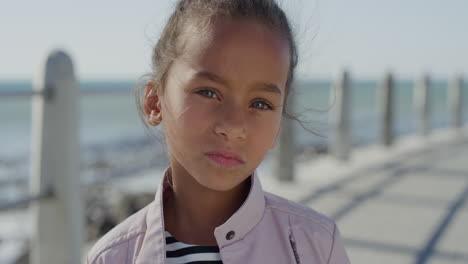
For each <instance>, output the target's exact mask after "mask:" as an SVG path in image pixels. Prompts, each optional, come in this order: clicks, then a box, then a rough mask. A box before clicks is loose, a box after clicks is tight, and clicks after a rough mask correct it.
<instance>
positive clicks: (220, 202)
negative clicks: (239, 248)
mask: <svg viewBox="0 0 468 264" xmlns="http://www.w3.org/2000/svg"><path fill="white" fill-rule="evenodd" d="M170 176H171V177H172V186H173V188H172V193H171V194H170V195H168V198H167V200H166V201H165V202H164V203H165V204H164V220H165V225H166V230H168V231H169V233H171V234H172V235H173V236H174V237H175V238H176V239H177V240H179V241H181V242H184V243H187V244H196V245H216V239H215V237H214V229H215V228H216V227H218V226H220V225H222V224H223V223H224V222H226V220H228V219H229V217H231V216H232V215H233V214H234V213H235V212H236V211H237V210H238V209H239V208H240V206H241V205H242V203H243V202H244V201H245V199H246V198H247V195H248V192H249V189H250V178H248V179H247V180H245V181H244V182H243V183H241V184H239V185H238V186H236V187H235V188H234V189H231V190H229V191H215V190H210V189H208V188H206V187H204V186H202V185H200V184H199V183H198V182H197V181H196V180H195V179H194V178H193V177H192V176H191V175H189V174H188V173H187V172H186V171H185V170H183V169H177V168H174V166H172V167H171V170H170Z"/></svg>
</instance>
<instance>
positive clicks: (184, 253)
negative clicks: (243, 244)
mask: <svg viewBox="0 0 468 264" xmlns="http://www.w3.org/2000/svg"><path fill="white" fill-rule="evenodd" d="M166 260H167V263H168V264H189V263H190V264H222V263H223V262H222V261H221V255H220V254H219V247H217V246H196V245H189V244H185V243H182V242H179V241H177V240H176V239H175V238H174V237H173V236H172V235H171V234H170V233H169V232H167V231H166Z"/></svg>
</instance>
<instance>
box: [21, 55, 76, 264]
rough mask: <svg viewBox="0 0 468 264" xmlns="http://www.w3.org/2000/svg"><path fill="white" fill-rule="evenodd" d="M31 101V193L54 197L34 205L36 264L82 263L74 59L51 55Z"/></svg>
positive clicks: (32, 252) (32, 259) (33, 259)
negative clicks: (49, 193)
mask: <svg viewBox="0 0 468 264" xmlns="http://www.w3.org/2000/svg"><path fill="white" fill-rule="evenodd" d="M33 89H34V90H35V91H36V92H39V93H42V94H44V96H34V97H33V99H32V135H31V136H32V140H31V141H32V146H31V181H30V182H31V185H30V189H31V192H32V193H45V192H48V191H51V192H52V193H53V197H52V198H49V199H41V200H38V201H35V202H32V203H31V214H32V219H33V237H32V241H31V242H32V243H31V255H30V258H31V261H30V263H33V264H45V263H47V264H59V263H60V264H63V263H73V264H75V263H76V264H78V263H81V249H82V244H83V237H84V216H83V209H82V201H81V195H80V193H81V189H80V177H79V163H80V154H79V123H80V119H79V104H78V103H79V100H80V94H79V86H78V84H77V81H76V79H75V75H74V69H73V64H72V61H71V58H70V57H69V56H68V55H67V54H66V53H64V52H62V51H55V52H52V53H51V54H50V55H49V56H48V57H47V59H46V60H45V63H44V65H43V66H42V69H41V72H40V76H38V79H36V80H35V83H34V88H33Z"/></svg>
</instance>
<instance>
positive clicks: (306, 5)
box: [0, 0, 468, 263]
mask: <svg viewBox="0 0 468 264" xmlns="http://www.w3.org/2000/svg"><path fill="white" fill-rule="evenodd" d="M280 3H281V5H282V6H283V7H284V9H285V10H286V12H287V14H288V15H289V17H290V19H291V22H292V24H293V27H294V30H295V32H296V40H297V42H298V44H299V49H300V50H299V56H300V63H299V67H298V73H297V75H296V76H297V80H296V83H295V99H296V102H297V104H295V110H296V112H300V113H303V114H302V116H301V117H302V119H303V120H304V121H305V123H304V125H305V126H306V128H308V129H309V130H313V131H315V132H316V133H317V134H318V135H316V134H313V133H311V132H309V131H307V130H306V129H304V128H303V127H302V126H300V125H299V124H297V123H294V124H293V125H292V126H293V127H294V133H293V134H291V135H289V137H292V138H293V139H292V143H291V144H292V145H293V153H294V154H295V157H296V158H295V159H294V160H293V161H292V163H293V164H295V165H297V167H298V169H296V170H295V173H296V179H293V180H292V183H291V182H289V183H287V185H288V186H294V182H295V183H300V182H301V181H303V180H305V181H307V182H309V181H310V182H309V183H310V184H311V185H307V189H301V190H302V192H301V194H300V195H296V196H294V197H292V196H291V197H288V198H291V199H295V200H298V201H300V202H303V203H306V204H308V205H310V206H311V207H312V208H316V209H318V210H319V211H322V212H324V213H325V214H327V215H329V216H331V217H332V218H334V219H335V220H336V221H337V223H338V225H339V226H340V227H341V229H342V230H341V232H342V234H343V237H344V238H345V242H346V246H347V248H348V251H349V255H350V258H351V261H352V262H353V263H387V262H386V261H388V262H389V261H392V263H395V262H398V263H468V239H467V237H468V209H467V208H468V205H466V202H465V201H466V196H467V191H466V189H463V188H465V186H468V185H467V184H468V167H467V166H466V165H465V164H466V163H468V144H467V137H466V135H467V133H466V129H465V128H466V124H467V123H468V88H467V87H468V86H467V84H466V81H465V83H464V84H463V83H462V88H461V90H462V91H463V90H464V91H465V92H464V93H461V95H460V97H461V102H463V103H462V104H464V106H463V107H462V108H461V113H462V115H461V119H462V125H461V128H458V130H459V131H462V132H461V133H456V134H457V136H455V134H453V133H448V132H447V131H451V130H448V129H450V127H451V123H450V122H451V121H450V120H451V119H450V115H451V112H450V109H451V108H450V105H449V102H450V101H449V99H450V92H449V91H450V89H451V88H450V87H451V86H452V83H453V79H454V78H455V76H466V75H467V74H468V52H467V51H466V47H468V34H466V25H468V16H466V13H467V11H468V2H466V1H462V0H451V1H436V0H426V1H423V0H414V1H403V0H395V1H371V0H358V1H345V0H327V1H318V0H312V1H305V0H302V1H300V0H297V1H296V0H283V1H280ZM173 6H174V1H145V0H139V1H132V2H129V1H90V0H81V1H56V0H44V1H26V2H25V1H9V2H3V3H2V4H0V39H1V41H0V43H1V44H0V47H1V48H0V204H2V205H3V206H2V207H3V208H2V210H1V211H0V263H29V262H28V259H29V257H28V252H29V247H30V244H31V242H30V241H31V237H32V235H33V234H34V230H33V226H34V225H33V224H32V223H33V222H34V219H33V217H31V213H30V210H28V207H27V206H28V205H27V204H24V203H23V204H21V205H18V206H14V207H12V206H7V205H8V204H11V203H12V202H14V201H17V200H19V199H22V198H24V197H25V196H27V195H28V194H29V193H30V173H31V172H30V171H31V166H30V164H31V157H32V154H31V144H32V136H31V134H32V121H31V120H32V115H33V110H32V104H31V97H30V96H28V95H27V94H28V93H29V92H30V91H31V90H32V87H33V85H34V83H37V80H38V79H40V77H39V76H40V72H41V70H40V69H41V67H42V64H43V61H44V59H45V57H46V56H47V54H48V52H49V51H51V50H54V49H60V50H64V51H66V52H67V53H68V54H69V55H70V56H71V58H72V62H73V65H74V69H75V75H76V78H77V81H78V87H79V89H80V90H81V91H82V93H81V96H80V99H79V119H78V120H76V122H77V123H78V124H79V125H78V127H79V140H80V141H79V149H80V155H79V157H80V158H79V160H80V161H79V175H80V181H81V183H82V186H83V190H84V192H83V197H84V198H83V200H84V210H85V214H86V219H85V223H86V228H85V231H84V232H85V235H84V240H85V241H87V243H92V241H94V240H96V239H98V238H99V237H100V236H101V235H102V234H103V233H105V232H106V231H108V230H109V228H111V227H112V226H114V225H115V224H116V223H118V222H119V221H120V220H121V219H123V218H125V217H126V216H127V215H129V214H130V213H131V212H133V211H135V210H136V208H139V207H141V206H142V205H143V204H146V203H147V202H148V201H150V200H151V199H152V198H153V195H154V192H155V189H156V186H157V184H158V182H159V177H160V175H161V171H162V170H164V169H165V168H166V166H167V160H166V157H165V154H164V153H165V149H164V146H163V144H161V140H160V139H158V138H154V137H151V136H148V135H147V133H146V132H145V130H144V126H143V124H142V123H141V121H140V119H139V117H138V114H137V110H136V105H135V100H134V95H133V89H134V88H135V87H136V86H138V85H141V83H142V77H144V76H145V75H146V74H148V73H150V72H151V65H150V63H151V55H152V48H153V46H154V45H155V43H156V41H157V40H158V36H159V34H160V32H161V30H162V27H163V26H164V23H165V21H166V20H167V18H168V17H169V15H170V12H171V11H172V9H173ZM343 69H347V71H348V74H349V77H350V78H349V88H348V90H349V93H350V96H349V98H348V100H349V105H350V106H349V109H350V110H349V111H348V112H349V116H348V117H349V130H346V129H345V130H346V131H347V132H349V142H348V143H349V145H350V148H351V149H357V150H359V151H360V152H359V151H356V153H353V156H352V157H356V158H353V159H351V160H349V159H345V160H344V161H337V162H336V163H334V162H331V161H329V160H328V156H332V155H330V154H331V153H330V145H332V144H333V140H334V137H333V136H332V135H336V134H339V133H337V132H336V129H340V128H339V125H337V123H336V122H335V121H333V120H332V119H333V118H332V117H331V116H332V114H331V113H332V112H333V111H334V110H336V109H334V108H336V107H337V105H339V101H337V100H336V98H337V96H338V94H339V93H337V92H336V89H339V86H340V85H339V83H340V82H339V81H338V79H339V73H340V72H341V71H342V70H343ZM386 72H391V73H392V74H393V78H394V86H393V92H394V98H393V103H392V105H393V109H392V110H391V112H392V113H393V119H392V124H393V127H392V128H391V130H392V133H393V135H394V136H395V138H396V141H397V142H398V141H399V140H400V139H402V140H403V139H405V138H406V139H409V138H415V137H414V136H415V135H417V134H418V126H417V124H418V123H417V120H416V119H417V118H418V113H417V110H415V105H414V101H415V92H414V91H415V87H417V86H418V82H419V81H420V80H421V78H422V76H423V74H427V76H429V78H430V82H429V85H428V90H429V94H430V96H429V97H428V98H427V100H428V105H429V106H430V111H429V113H430V116H429V121H428V122H429V126H430V127H431V129H432V130H434V133H436V131H439V132H440V133H439V134H437V135H436V136H435V138H436V139H437V140H432V141H430V140H429V141H422V142H419V138H418V137H416V138H415V139H414V140H409V141H405V142H407V143H406V145H405V146H403V147H402V146H401V144H400V145H398V144H397V145H396V146H395V147H393V148H390V149H379V150H378V151H377V152H378V154H376V153H377V152H375V151H376V150H375V146H376V145H378V144H379V142H380V137H381V110H379V109H381V107H380V105H381V104H382V102H381V101H380V99H379V98H380V97H379V96H380V89H381V87H382V80H383V77H384V74H385V73H386ZM19 94H24V95H19ZM337 102H338V103H337ZM338 107H339V106H338ZM153 132H155V133H156V134H157V132H158V131H153ZM445 132H447V133H445ZM443 133H445V134H443ZM442 134H443V136H440V135H442ZM454 140H457V141H454ZM408 142H411V143H408ZM414 142H419V143H418V144H419V145H417V144H416V143H414ZM434 142H436V143H434ZM454 142H455V143H454ZM413 143H414V144H413ZM408 145H415V147H414V148H412V149H405V148H404V147H408ZM416 145H417V146H416ZM399 146H400V147H399ZM402 153H403V154H402ZM427 153H429V154H430V157H426V156H424V155H425V154H427ZM447 153H449V154H453V155H452V156H450V155H449V154H447ZM454 153H455V154H454ZM366 155H367V156H366ZM405 155H406V156H405ZM376 156H379V157H380V156H382V158H381V159H379V161H378V162H376V161H373V159H372V158H375V157H376ZM360 157H363V158H360ZM368 157H372V158H368ZM401 157H411V158H414V159H415V161H409V159H410V158H403V159H402V158H401ZM449 157H450V158H449ZM276 158H277V156H275V153H269V154H268V155H267V157H266V159H265V162H264V163H263V164H262V170H263V171H264V172H267V173H265V174H267V175H268V174H269V173H268V172H272V171H274V170H275V167H274V166H273V164H274V160H275V159H276ZM290 159H291V158H290ZM338 160H339V159H338ZM366 160H367V161H368V162H366ZM371 160H372V161H373V162H371ZM445 160H449V161H447V163H444V162H445ZM436 161H438V162H442V163H443V164H442V165H440V166H439V167H437V168H438V169H437V170H435V169H434V168H432V167H428V165H432V164H433V163H434V162H436ZM358 163H359V166H357V165H355V164H358ZM323 164H327V166H329V168H328V169H329V170H330V171H333V173H335V172H337V171H338V172H342V173H341V174H340V175H336V176H334V177H330V178H327V177H324V176H320V177H318V178H320V180H315V181H314V180H311V179H310V178H314V177H315V172H314V170H313V168H315V167H317V168H320V170H325V169H324V167H326V166H325V165H323ZM376 164H377V165H376ZM389 164H391V166H390V165H389ZM314 166H315V167H314ZM392 166H393V167H392ZM415 166H416V167H415ZM437 166H438V165H437ZM368 167H372V168H373V170H368V169H367V168H368ZM440 167H443V168H444V170H441V169H440ZM306 168H307V169H306ZM311 168H312V169H311ZM421 168H423V169H421ZM396 169H399V170H398V171H397V172H396V173H395V170H396ZM317 171H318V169H317ZM432 171H436V172H435V173H432ZM321 172H322V171H321ZM351 172H353V173H351ZM358 172H359V173H358ZM330 173H331V172H330ZM271 174H272V175H273V174H274V173H271ZM356 174H359V175H361V176H362V175H366V177H363V178H359V177H355V175H356ZM420 174H421V175H423V176H421V175H420ZM429 174H430V175H432V174H433V175H432V177H428V178H430V179H429V180H427V179H425V176H424V175H429ZM367 175H370V176H369V177H367ZM372 175H378V176H375V177H373V176H372ZM395 175H397V176H395ZM407 175H417V176H415V177H414V178H411V177H410V176H408V177H406V176H407ZM403 176H404V177H405V178H411V179H412V180H409V181H410V182H409V183H408V182H405V181H401V182H400V183H399V184H401V186H400V187H401V188H402V189H398V188H399V187H398V186H399V185H398V184H396V185H394V186H393V188H394V189H395V190H394V191H395V192H394V193H390V194H389V196H390V198H388V197H386V199H384V200H385V201H384V202H382V203H385V206H388V208H387V209H385V210H384V211H383V212H380V211H379V210H383V209H382V208H385V206H380V204H377V203H376V202H377V200H378V198H382V197H383V196H384V195H382V196H379V197H375V196H373V195H375V191H376V190H379V191H384V190H386V187H385V186H386V184H388V181H396V180H395V179H396V178H395V177H397V178H398V179H399V178H401V177H403ZM419 176H421V177H419ZM262 177H264V178H267V177H270V175H268V176H262ZM271 177H273V176H271ZM389 179H391V180H389ZM414 179H418V181H416V180H414ZM447 179H452V180H453V181H452V182H450V183H449V184H446V180H447ZM379 180H382V182H380V181H379ZM265 182H266V185H267V188H271V190H272V191H274V190H278V193H281V192H284V194H283V195H285V196H288V192H287V191H285V189H287V188H286V187H284V186H283V185H281V184H277V183H271V187H268V186H269V179H265ZM312 184H313V185H312ZM348 184H349V185H348ZM345 185H346V186H345ZM353 185H354V187H353ZM278 186H283V187H278ZM330 186H334V187H335V189H333V191H330ZM336 186H339V187H340V188H336ZM343 186H344V187H343ZM363 186H364V187H363ZM341 187H343V188H341ZM425 187H427V188H428V189H424V188H425ZM327 188H328V189H327ZM405 188H406V189H405ZM403 189H404V190H405V191H404V192H403V191H401V190H403ZM324 190H327V191H324ZM421 190H423V191H422V192H423V193H424V195H423V194H421V195H419V196H418V195H417V194H419V193H420V192H421ZM370 191H373V193H374V194H373V195H369V192H370ZM321 193H323V194H326V195H325V196H320V195H319V194H321ZM434 193H443V194H444V195H442V194H441V195H439V196H437V195H436V196H437V197H435V196H434V195H433V194H434ZM412 194H416V196H417V197H416V196H410V195H412ZM314 195H315V196H314ZM327 195H328V196H327ZM330 197H333V198H330ZM337 197H338V198H337ZM329 198H330V199H329ZM324 199H328V200H326V201H325V200H324ZM359 199H360V200H359ZM382 199H383V198H382ZM363 200H366V201H372V202H374V203H376V204H365V205H363V206H362V207H359V208H360V209H359V210H362V211H355V210H357V209H356V208H357V207H358V206H361V205H362V201H363ZM389 200H390V201H393V202H394V203H393V204H390V205H389V203H390V202H389ZM356 201H359V202H356ZM402 204H406V205H408V204H413V205H414V206H415V208H403V209H401V208H400V209H395V211H394V213H389V212H392V211H391V210H393V209H394V208H399V206H401V205H402ZM371 205H372V206H374V207H372V206H371ZM366 206H367V207H369V208H367V207H366ZM373 208H374V209H373ZM375 208H377V209H375ZM422 208H426V209H427V211H424V210H423V209H422ZM413 209H414V210H413ZM420 211H421V212H420ZM361 214H362V215H363V217H364V218H360V215H361ZM412 214H413V216H412ZM373 215H380V216H381V217H376V218H375V219H374V220H373V218H372V216H373ZM382 215H385V216H386V217H384V216H382ZM395 215H401V216H402V217H403V216H405V217H406V218H404V219H400V220H398V221H397V223H396V224H395V226H394V229H392V224H391V223H392V221H391V220H390V218H392V217H394V216H395ZM363 219H365V220H363ZM431 219H433V221H432V220H431ZM365 221H368V222H369V223H368V224H365V223H364V222H365ZM387 221H389V222H387ZM425 221H426V222H430V224H427V225H424V224H421V223H424V222H425ZM431 221H432V222H431ZM398 223H399V224H398ZM413 225H415V226H419V227H420V229H421V230H419V229H417V228H416V229H417V230H416V231H415V233H414V234H413V233H412V231H414V230H415V227H414V226H413ZM421 225H422V226H424V227H421ZM369 226H370V227H369ZM361 227H362V228H364V227H365V230H367V231H362V230H361V229H359V228H361ZM373 227H375V228H374V229H373ZM450 227H452V229H450ZM355 230H361V231H362V232H357V231H355ZM385 230H386V231H385ZM447 230H451V231H450V232H449V231H447ZM384 231H385V232H384ZM364 232H370V233H372V234H369V235H367V234H365V233H364ZM373 235H374V236H373ZM413 242H414V243H413ZM83 251H86V247H85V249H84V250H83ZM389 263H390V262H389Z"/></svg>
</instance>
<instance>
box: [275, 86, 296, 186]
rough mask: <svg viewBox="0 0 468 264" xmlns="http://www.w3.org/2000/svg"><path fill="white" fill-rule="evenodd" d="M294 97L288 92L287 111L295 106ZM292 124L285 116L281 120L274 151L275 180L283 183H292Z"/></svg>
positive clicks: (293, 134) (293, 146) (293, 144)
mask: <svg viewBox="0 0 468 264" xmlns="http://www.w3.org/2000/svg"><path fill="white" fill-rule="evenodd" d="M294 97H295V93H294V92H290V93H289V97H288V99H287V104H286V105H288V106H289V107H288V108H289V109H292V108H293V107H294V105H295V103H294V102H295V98H294ZM293 122H294V120H292V119H290V118H288V117H287V116H286V117H283V118H282V120H281V130H280V134H279V140H278V147H277V149H276V162H275V173H276V178H277V179H278V180H280V181H284V182H292V181H294V173H295V170H294V167H295V166H294V160H295V141H294V140H295V133H294V123H293Z"/></svg>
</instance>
